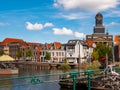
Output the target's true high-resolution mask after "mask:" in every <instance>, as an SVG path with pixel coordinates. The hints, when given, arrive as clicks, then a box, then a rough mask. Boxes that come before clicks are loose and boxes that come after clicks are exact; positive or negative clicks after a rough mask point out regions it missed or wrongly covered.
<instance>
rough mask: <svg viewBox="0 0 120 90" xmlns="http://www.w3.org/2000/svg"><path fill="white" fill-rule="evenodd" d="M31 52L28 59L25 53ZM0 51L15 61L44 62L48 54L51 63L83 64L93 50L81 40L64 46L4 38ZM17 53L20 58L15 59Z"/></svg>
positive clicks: (72, 41)
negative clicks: (20, 52)
mask: <svg viewBox="0 0 120 90" xmlns="http://www.w3.org/2000/svg"><path fill="white" fill-rule="evenodd" d="M28 50H31V51H32V55H31V56H30V57H28V56H27V55H26V52H27V51H28ZM0 51H3V52H4V53H5V54H7V55H10V56H11V57H13V58H14V59H15V60H27V59H28V58H29V59H30V60H32V61H35V62H46V60H45V56H46V53H47V52H49V53H50V55H51V60H50V61H51V62H63V60H64V59H67V60H68V62H69V63H77V62H78V60H81V62H84V61H86V60H88V59H89V58H90V55H91V53H92V51H93V48H92V47H91V48H90V46H89V45H88V44H87V43H86V42H85V41H83V40H69V41H68V42H67V43H65V44H61V43H60V42H54V43H50V44H48V43H45V44H41V43H32V42H25V41H24V40H22V39H15V38H6V39H4V40H3V41H2V42H1V43H0ZM19 51H22V56H21V57H20V58H18V57H17V54H18V52H19Z"/></svg>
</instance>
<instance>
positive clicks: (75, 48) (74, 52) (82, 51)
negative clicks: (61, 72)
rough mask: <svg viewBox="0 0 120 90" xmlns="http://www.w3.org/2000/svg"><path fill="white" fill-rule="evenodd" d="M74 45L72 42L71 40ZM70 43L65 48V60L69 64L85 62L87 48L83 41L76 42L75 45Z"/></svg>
mask: <svg viewBox="0 0 120 90" xmlns="http://www.w3.org/2000/svg"><path fill="white" fill-rule="evenodd" d="M72 41H73V43H74V40H72ZM72 41H71V43H70V42H69V44H68V45H67V46H66V58H67V60H68V62H69V63H77V62H78V60H79V61H80V62H81V63H82V62H85V61H86V60H87V57H88V54H89V53H88V47H87V45H84V43H83V41H80V40H77V41H76V43H74V44H73V43H72Z"/></svg>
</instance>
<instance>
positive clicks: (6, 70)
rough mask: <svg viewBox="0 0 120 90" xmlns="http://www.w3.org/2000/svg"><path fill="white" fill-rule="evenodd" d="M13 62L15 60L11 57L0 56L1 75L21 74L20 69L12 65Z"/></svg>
mask: <svg viewBox="0 0 120 90" xmlns="http://www.w3.org/2000/svg"><path fill="white" fill-rule="evenodd" d="M13 61H15V59H14V58H12V57H10V56H9V55H2V56H0V75H5V74H18V73H19V70H18V68H16V67H15V65H14V64H12V62H13Z"/></svg>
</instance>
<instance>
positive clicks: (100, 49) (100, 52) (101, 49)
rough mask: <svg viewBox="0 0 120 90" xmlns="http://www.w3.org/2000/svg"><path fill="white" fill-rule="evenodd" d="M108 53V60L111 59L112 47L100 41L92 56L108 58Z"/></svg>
mask: <svg viewBox="0 0 120 90" xmlns="http://www.w3.org/2000/svg"><path fill="white" fill-rule="evenodd" d="M106 54H107V55H108V60H111V58H112V48H111V47H109V46H107V45H105V44H103V43H98V44H97V46H96V48H95V49H94V51H93V53H92V56H93V58H94V57H95V58H96V59H100V58H106Z"/></svg>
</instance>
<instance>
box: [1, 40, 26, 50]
mask: <svg viewBox="0 0 120 90" xmlns="http://www.w3.org/2000/svg"><path fill="white" fill-rule="evenodd" d="M12 42H16V43H20V44H21V45H22V46H24V47H25V48H27V47H28V45H27V44H26V43H25V42H24V41H23V40H22V39H16V38H6V39H4V40H3V41H2V42H1V44H2V45H7V44H8V43H12Z"/></svg>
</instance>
